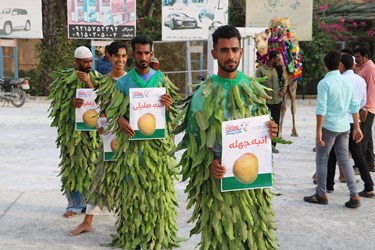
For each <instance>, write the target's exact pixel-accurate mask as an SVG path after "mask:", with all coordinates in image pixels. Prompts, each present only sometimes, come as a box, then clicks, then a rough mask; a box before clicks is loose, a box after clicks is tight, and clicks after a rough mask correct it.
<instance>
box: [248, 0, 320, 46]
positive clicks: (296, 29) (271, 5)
mask: <svg viewBox="0 0 375 250" xmlns="http://www.w3.org/2000/svg"><path fill="white" fill-rule="evenodd" d="M312 15H313V1H312V0H303V1H302V0H279V1H272V0H246V27H268V25H269V22H270V20H271V19H274V18H284V17H288V18H289V20H290V23H291V27H289V29H290V31H291V32H292V33H294V34H295V35H296V37H297V39H298V41H311V39H312Z"/></svg>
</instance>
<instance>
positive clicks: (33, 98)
mask: <svg viewBox="0 0 375 250" xmlns="http://www.w3.org/2000/svg"><path fill="white" fill-rule="evenodd" d="M27 101H28V102H39V103H48V102H50V100H48V96H31V95H28V96H27Z"/></svg>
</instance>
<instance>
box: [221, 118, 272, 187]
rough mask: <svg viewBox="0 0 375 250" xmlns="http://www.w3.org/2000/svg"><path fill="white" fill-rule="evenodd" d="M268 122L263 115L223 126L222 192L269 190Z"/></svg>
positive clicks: (228, 122) (270, 153)
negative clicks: (224, 171) (224, 169)
mask: <svg viewBox="0 0 375 250" xmlns="http://www.w3.org/2000/svg"><path fill="white" fill-rule="evenodd" d="M269 120H270V117H269V115H262V116H257V117H250V118H245V119H238V120H233V121H226V122H223V123H222V149H223V151H222V158H221V164H222V165H223V166H225V168H226V173H225V175H224V177H223V178H222V179H221V191H222V192H226V191H236V190H245V189H255V188H265V187H272V150H271V147H272V146H271V138H270V137H269V134H268V127H267V124H266V122H267V121H269Z"/></svg>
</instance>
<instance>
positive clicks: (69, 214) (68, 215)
mask: <svg viewBox="0 0 375 250" xmlns="http://www.w3.org/2000/svg"><path fill="white" fill-rule="evenodd" d="M74 215H76V213H75V212H73V211H66V212H65V213H64V215H63V216H64V217H65V218H70V217H73V216H74Z"/></svg>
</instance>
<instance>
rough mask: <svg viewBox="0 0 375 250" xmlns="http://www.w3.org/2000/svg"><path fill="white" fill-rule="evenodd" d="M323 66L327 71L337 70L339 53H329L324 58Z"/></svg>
mask: <svg viewBox="0 0 375 250" xmlns="http://www.w3.org/2000/svg"><path fill="white" fill-rule="evenodd" d="M324 65H325V66H326V67H327V69H328V70H329V71H331V70H337V69H338V68H339V66H340V53H339V52H337V51H330V52H328V53H327V54H326V55H325V56H324Z"/></svg>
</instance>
